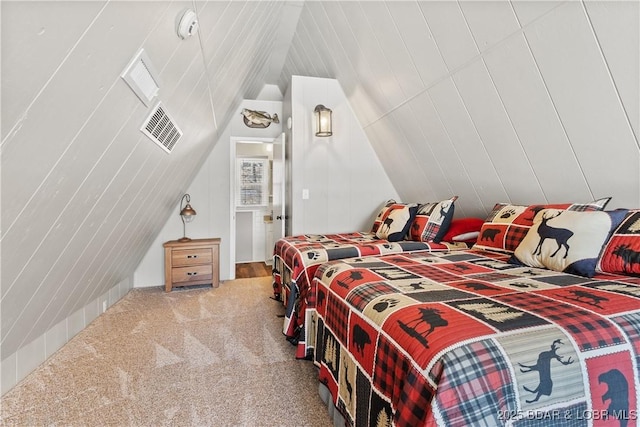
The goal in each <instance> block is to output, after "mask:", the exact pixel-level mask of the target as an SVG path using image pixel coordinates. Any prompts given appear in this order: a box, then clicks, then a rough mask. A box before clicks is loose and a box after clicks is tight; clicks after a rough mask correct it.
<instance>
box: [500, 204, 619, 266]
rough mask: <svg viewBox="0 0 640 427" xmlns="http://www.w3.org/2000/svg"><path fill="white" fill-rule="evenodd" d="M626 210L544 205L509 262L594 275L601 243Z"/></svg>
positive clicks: (605, 239) (602, 244) (606, 238)
mask: <svg viewBox="0 0 640 427" xmlns="http://www.w3.org/2000/svg"><path fill="white" fill-rule="evenodd" d="M626 214H627V210H626V209H620V210H615V211H609V212H576V211H568V210H565V211H563V210H558V209H543V210H541V211H540V212H538V213H537V214H536V216H535V218H534V220H533V225H532V226H531V228H530V229H529V231H528V232H527V234H526V236H525V237H524V239H522V242H521V243H520V244H519V245H518V247H517V248H516V250H515V251H514V253H513V255H512V256H511V259H509V262H510V263H512V264H519V265H526V266H528V267H537V268H547V269H549V270H554V271H561V272H565V273H571V274H578V275H580V276H586V277H593V276H594V275H595V268H596V263H597V262H598V258H599V257H600V253H601V252H602V248H603V246H604V244H605V243H606V241H607V240H608V239H609V236H610V235H611V233H612V232H613V230H615V229H616V227H618V225H619V224H620V222H621V221H622V220H623V219H624V217H625V215H626Z"/></svg>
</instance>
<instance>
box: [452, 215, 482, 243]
mask: <svg viewBox="0 0 640 427" xmlns="http://www.w3.org/2000/svg"><path fill="white" fill-rule="evenodd" d="M482 224H484V219H482V218H456V219H454V220H452V221H451V225H450V226H449V229H448V230H447V232H446V233H445V235H444V237H443V238H442V240H444V241H445V242H460V241H463V242H464V241H468V240H476V239H477V238H478V235H479V234H480V229H481V228H482Z"/></svg>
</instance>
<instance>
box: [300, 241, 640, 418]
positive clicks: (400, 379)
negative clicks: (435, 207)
mask: <svg viewBox="0 0 640 427" xmlns="http://www.w3.org/2000/svg"><path fill="white" fill-rule="evenodd" d="M507 258H508V256H507V255H502V254H498V253H490V252H481V251H477V250H468V251H455V252H450V253H427V252H414V253H404V254H392V255H385V256H379V257H367V258H360V259H355V260H344V261H339V262H338V261H336V262H330V263H326V264H324V265H323V266H322V267H320V268H319V269H318V271H317V273H316V276H315V278H314V283H315V284H316V298H315V303H316V310H317V312H316V314H317V319H314V320H315V322H316V329H315V333H314V334H313V339H314V342H313V343H312V345H314V344H317V345H316V351H315V356H314V361H315V363H316V364H317V365H319V367H320V371H319V379H320V381H321V382H322V383H323V384H324V385H325V386H326V387H327V388H328V389H329V391H330V392H331V397H332V400H333V403H334V404H335V405H336V407H337V408H338V409H339V410H340V412H341V413H342V414H343V415H344V417H345V419H346V420H347V422H349V423H350V424H352V425H398V426H419V425H442V426H470V425H483V426H495V425H515V426H519V425H539V426H548V425H594V426H600V425H602V426H605V425H607V426H608V425H610V426H627V425H629V426H630V425H636V419H637V417H638V410H639V408H638V405H639V402H638V396H637V390H639V389H640V388H639V387H638V384H639V381H638V376H639V372H638V370H639V363H640V359H639V358H638V357H639V356H640V278H633V277H628V276H613V275H599V276H596V277H594V278H592V279H588V278H584V277H579V276H573V275H568V274H563V273H557V272H553V271H549V270H541V269H535V268H529V267H522V266H517V265H512V264H508V263H506V262H505V261H506V260H507Z"/></svg>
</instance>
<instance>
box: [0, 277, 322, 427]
mask: <svg viewBox="0 0 640 427" xmlns="http://www.w3.org/2000/svg"><path fill="white" fill-rule="evenodd" d="M270 295H271V280H270V278H269V277H265V278H253V279H238V280H234V281H227V282H225V283H223V284H221V285H220V287H219V288H217V289H212V288H211V287H204V288H197V289H194V288H191V289H189V288H184V289H177V290H174V291H173V292H171V293H165V292H164V291H163V290H162V289H161V288H146V289H134V290H132V291H131V292H129V294H127V295H126V296H125V297H124V298H123V299H122V300H120V301H119V302H118V303H116V304H114V305H113V306H112V307H111V308H109V309H108V310H107V311H106V312H105V313H104V314H103V315H101V316H100V317H98V318H97V319H96V320H95V321H94V322H93V323H91V325H89V326H88V327H87V328H86V329H85V330H83V331H82V332H80V333H79V334H78V335H77V336H76V337H74V338H73V339H72V340H71V341H69V343H67V344H66V345H65V346H64V347H63V348H62V349H60V350H59V351H58V352H57V353H55V354H54V355H53V356H52V357H51V358H50V359H49V360H47V361H46V362H45V363H44V364H43V365H42V366H40V367H39V368H38V369H37V370H36V371H34V372H33V373H31V374H30V375H29V376H28V377H27V378H25V379H24V380H23V381H22V382H21V383H20V384H18V385H17V386H16V387H15V388H13V389H12V390H10V391H9V392H8V393H6V394H5V395H4V396H3V397H2V400H1V405H2V411H1V416H2V418H1V419H0V424H1V425H3V426H45V425H46V426H232V425H233V426H329V425H331V421H330V419H329V416H328V414H327V409H326V407H325V406H324V405H323V403H322V401H321V400H320V397H319V395H318V391H317V390H318V383H317V378H316V375H317V371H316V368H315V367H314V366H313V364H312V363H311V362H309V361H301V360H296V359H295V358H294V354H295V353H294V351H295V348H294V347H293V346H292V345H291V344H289V343H288V342H287V341H286V340H285V339H284V336H283V335H282V332H281V331H282V318H281V317H278V315H282V314H283V313H284V308H283V307H282V304H281V303H278V302H276V301H274V300H272V299H270V298H269V296H270Z"/></svg>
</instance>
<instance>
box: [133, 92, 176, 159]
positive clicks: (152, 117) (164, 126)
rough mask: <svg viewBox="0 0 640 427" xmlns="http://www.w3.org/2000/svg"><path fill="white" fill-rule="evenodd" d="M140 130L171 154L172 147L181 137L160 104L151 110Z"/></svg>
mask: <svg viewBox="0 0 640 427" xmlns="http://www.w3.org/2000/svg"><path fill="white" fill-rule="evenodd" d="M140 130H141V131H142V133H144V134H145V135H147V137H149V139H151V140H152V141H153V142H155V143H156V144H158V145H159V146H160V148H162V149H163V150H164V151H166V152H167V153H171V150H173V147H174V145H175V144H176V142H178V140H179V139H180V137H181V136H182V131H181V130H180V129H179V128H178V126H177V125H176V124H175V123H174V121H173V119H171V117H170V116H169V114H168V113H167V112H166V110H165V109H164V106H163V105H162V103H161V102H158V103H157V104H156V106H155V107H154V108H153V109H152V110H151V114H149V117H147V119H146V120H145V121H144V123H143V124H142V127H141V128H140Z"/></svg>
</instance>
